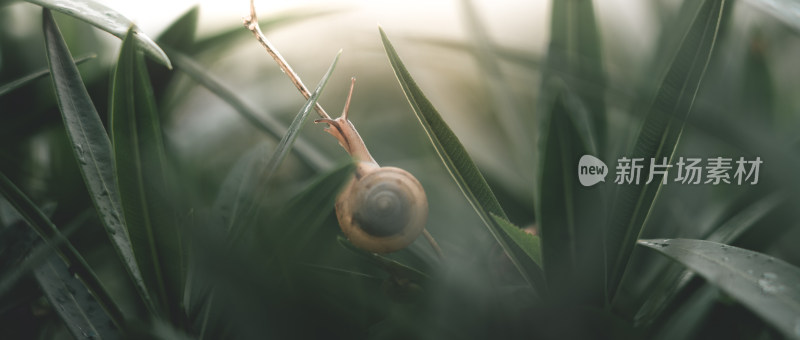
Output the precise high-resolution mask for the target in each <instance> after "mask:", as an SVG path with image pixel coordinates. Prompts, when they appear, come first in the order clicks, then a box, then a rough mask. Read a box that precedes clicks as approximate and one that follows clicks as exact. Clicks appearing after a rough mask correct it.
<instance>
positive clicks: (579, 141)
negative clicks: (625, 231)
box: [536, 85, 607, 306]
mask: <svg viewBox="0 0 800 340" xmlns="http://www.w3.org/2000/svg"><path fill="white" fill-rule="evenodd" d="M577 101H578V98H576V96H574V95H571V92H569V91H568V90H567V89H566V85H564V87H563V88H562V90H561V91H559V92H558V93H557V94H556V97H555V100H554V102H553V106H552V109H551V110H550V113H549V114H547V116H549V121H547V122H546V123H545V124H546V126H543V127H542V135H541V143H543V145H542V146H541V148H540V150H542V151H541V153H542V155H541V159H542V161H541V162H540V164H539V165H540V167H541V170H540V171H539V173H540V178H538V181H539V183H540V185H539V186H538V188H539V190H540V192H539V196H540V197H542V198H541V199H540V200H539V201H538V205H537V209H536V211H537V214H536V216H537V219H538V225H539V228H540V230H541V238H542V261H543V268H544V272H545V277H546V279H547V284H548V288H549V292H551V293H552V294H555V296H557V297H558V299H560V300H562V301H564V302H566V301H571V303H577V304H593V305H595V306H602V305H603V304H604V300H605V299H604V293H603V283H604V282H603V280H604V276H603V270H602V267H603V248H602V242H601V241H600V240H602V237H603V234H602V230H603V228H604V225H603V221H604V219H605V217H606V216H605V215H604V205H603V204H602V202H603V201H604V200H603V191H602V190H603V186H602V185H597V186H593V187H586V186H583V185H581V184H580V183H578V163H579V160H580V159H581V157H582V156H584V155H587V154H590V150H591V146H590V145H591V144H590V143H591V141H588V140H587V137H586V134H585V133H584V134H582V133H581V132H580V131H579V130H578V127H577V124H576V123H575V122H576V121H577V119H576V118H575V117H576V116H577V114H575V113H574V112H576V111H578V110H579V109H580V108H579V107H577V105H576V102H577ZM605 175H607V173H606V174H605Z"/></svg>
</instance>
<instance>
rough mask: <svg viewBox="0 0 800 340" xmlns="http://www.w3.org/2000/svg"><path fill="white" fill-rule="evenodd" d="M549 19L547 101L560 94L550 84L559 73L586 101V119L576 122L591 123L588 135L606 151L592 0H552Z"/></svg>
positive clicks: (603, 85)
mask: <svg viewBox="0 0 800 340" xmlns="http://www.w3.org/2000/svg"><path fill="white" fill-rule="evenodd" d="M552 9H553V12H552V15H551V19H550V46H549V47H548V50H547V68H545V74H544V75H543V79H544V80H543V89H542V94H543V98H544V99H545V102H549V100H550V99H549V98H552V96H554V95H558V93H559V92H560V90H559V89H558V88H555V89H553V88H551V87H550V86H551V85H552V83H551V81H550V78H551V77H553V76H558V75H559V74H561V76H558V77H559V78H560V79H562V80H563V81H564V82H566V84H567V86H568V87H569V88H570V89H571V90H572V91H574V92H575V95H576V96H577V97H579V98H580V99H581V102H582V103H585V109H586V110H587V111H588V113H589V114H588V115H587V117H586V118H587V120H585V121H580V122H576V123H578V124H586V125H587V126H589V128H588V131H589V132H590V133H591V135H589V136H586V137H587V138H590V140H591V141H592V143H591V145H592V148H593V149H594V145H597V149H598V151H600V152H604V151H605V150H604V146H605V142H606V134H607V133H606V130H607V125H608V123H607V122H606V121H607V118H606V109H605V100H604V98H603V95H604V93H605V90H606V76H605V71H604V70H603V58H602V51H601V46H602V44H601V41H600V33H599V30H598V28H597V23H596V21H597V20H596V19H595V15H594V3H593V1H553V8H552ZM587 85H588V86H587ZM547 119H548V118H547V117H546V114H545V115H544V116H543V117H542V120H544V121H546V120H547Z"/></svg>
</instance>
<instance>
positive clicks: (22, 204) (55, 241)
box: [0, 173, 125, 328]
mask: <svg viewBox="0 0 800 340" xmlns="http://www.w3.org/2000/svg"><path fill="white" fill-rule="evenodd" d="M0 194H2V195H3V196H5V198H6V199H7V200H8V202H9V203H11V205H12V206H14V208H15V209H16V210H17V212H18V213H19V214H20V215H21V216H22V218H23V219H24V220H25V222H26V223H27V224H28V225H29V226H30V227H31V228H32V229H33V230H34V231H36V233H37V234H39V236H40V237H41V238H42V239H44V240H45V242H47V243H48V244H49V245H50V246H52V247H55V248H57V249H58V253H59V254H60V255H61V256H62V258H63V259H64V261H65V262H66V263H67V266H68V267H69V268H71V269H72V271H73V272H74V273H75V274H77V275H78V277H79V278H80V279H81V280H82V281H83V283H84V284H85V285H86V288H87V289H88V290H89V291H90V292H91V293H92V295H94V296H95V297H96V298H97V302H98V303H100V305H101V306H102V307H103V309H104V310H105V311H106V312H107V313H108V315H109V317H110V318H111V320H112V321H113V322H114V325H115V326H116V327H117V328H120V327H122V326H123V325H124V319H125V318H124V316H123V314H122V311H121V310H120V309H119V307H118V306H117V304H116V302H115V301H114V299H113V298H112V297H111V295H109V294H108V291H107V290H106V289H105V287H103V284H102V283H101V282H100V279H98V278H97V275H96V274H95V273H94V271H93V270H92V268H91V267H89V264H88V263H86V260H85V259H84V258H83V256H81V254H80V253H78V250H77V249H75V247H73V246H72V244H71V243H69V241H68V240H67V238H66V237H64V235H63V234H61V231H59V230H58V228H56V226H55V225H53V222H51V221H50V219H48V218H47V216H45V215H44V213H42V211H41V210H39V208H37V207H36V205H35V204H33V202H31V200H30V199H28V197H27V196H25V194H23V193H22V191H20V190H19V188H17V187H16V186H15V185H14V183H12V182H11V180H9V179H8V177H6V175H5V174H3V173H0Z"/></svg>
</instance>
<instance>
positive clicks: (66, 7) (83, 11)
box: [26, 0, 172, 68]
mask: <svg viewBox="0 0 800 340" xmlns="http://www.w3.org/2000/svg"><path fill="white" fill-rule="evenodd" d="M26 1H28V2H30V3H33V4H37V5H39V6H42V7H45V8H49V9H51V10H54V11H57V12H61V13H64V14H66V15H69V16H73V17H75V18H78V19H80V20H83V21H85V22H87V23H89V24H92V25H93V26H95V27H97V28H99V29H101V30H103V31H106V32H108V33H111V34H113V35H114V36H116V37H117V38H120V39H122V38H123V37H125V33H126V32H127V31H128V29H129V28H130V27H131V26H134V25H133V22H131V21H130V20H129V19H128V18H126V17H124V16H123V15H122V14H119V13H118V12H117V11H115V10H113V9H111V8H109V7H108V6H106V5H103V4H102V3H100V2H97V1H94V0H81V1H63V0H26ZM134 36H135V38H136V42H137V43H138V44H139V46H141V47H142V49H144V51H145V53H147V54H148V55H149V56H150V57H152V58H153V59H154V60H156V61H158V62H159V63H161V64H163V65H164V66H166V67H167V68H172V65H171V64H170V62H169V58H167V55H166V54H164V51H162V50H161V48H160V47H158V45H157V44H156V43H155V42H153V40H152V39H150V38H149V37H148V36H146V35H145V34H144V33H142V32H140V31H139V30H138V29H135V34H134Z"/></svg>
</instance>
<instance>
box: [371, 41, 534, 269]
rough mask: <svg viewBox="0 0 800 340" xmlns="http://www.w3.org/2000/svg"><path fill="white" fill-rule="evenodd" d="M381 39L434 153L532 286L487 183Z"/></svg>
mask: <svg viewBox="0 0 800 340" xmlns="http://www.w3.org/2000/svg"><path fill="white" fill-rule="evenodd" d="M380 33H381V39H382V41H383V46H384V48H385V49H386V54H387V56H388V57H389V61H390V62H391V64H392V69H393V70H394V74H395V76H397V80H398V82H399V83H400V86H401V87H402V88H403V92H404V93H405V95H406V98H407V99H408V102H409V104H410V105H411V108H412V109H413V110H414V114H416V116H417V119H418V120H419V122H420V124H422V128H423V129H424V130H425V133H426V134H427V135H428V138H429V139H430V141H431V144H432V145H433V148H434V150H436V153H437V154H438V155H439V158H440V159H441V160H442V163H443V164H444V166H445V168H446V169H447V171H448V172H449V173H450V176H452V177H453V179H454V180H455V181H456V184H457V185H458V187H459V189H461V192H462V193H463V194H464V196H465V197H466V198H467V201H469V203H470V205H472V208H473V209H474V210H475V212H477V213H478V216H479V217H480V219H481V221H483V223H484V224H485V225H486V228H487V229H488V230H489V232H490V233H491V234H492V236H494V238H495V239H496V240H497V242H498V243H499V244H500V246H501V247H502V248H503V250H504V251H505V252H506V254H507V255H508V256H509V258H510V259H511V262H512V263H513V264H514V266H515V267H516V268H517V270H518V271H519V272H520V273H521V274H522V276H523V277H524V278H525V280H526V281H528V283H530V284H534V275H535V274H534V273H531V272H529V271H528V270H526V269H525V268H528V267H527V266H525V265H524V264H523V263H522V262H521V259H520V258H519V257H518V256H517V254H518V253H517V252H516V251H514V250H513V249H512V248H511V247H514V248H516V245H515V244H513V243H510V242H508V240H507V239H506V238H505V236H504V235H505V234H504V232H503V231H502V230H503V229H502V227H500V226H499V225H498V224H497V223H496V222H495V221H494V219H492V218H491V216H490V214H495V215H497V216H499V217H502V218H504V219H508V217H507V216H506V214H505V212H504V211H503V208H501V207H500V203H498V202H497V198H496V197H495V196H494V193H492V190H491V189H490V188H489V185H488V184H487V183H486V180H485V179H484V178H483V175H481V173H480V171H479V170H478V167H476V166H475V163H474V162H472V159H471V158H470V157H469V155H468V154H467V151H466V150H465V149H464V146H463V145H462V144H461V142H460V141H459V140H458V137H456V135H455V134H454V133H453V131H452V130H450V127H448V126H447V123H445V122H444V120H443V119H442V117H441V116H440V115H439V112H437V111H436V109H435V108H434V107H433V105H432V104H431V102H430V101H429V100H428V98H426V97H425V95H424V94H423V93H422V90H421V89H420V88H419V87H418V86H417V84H416V82H414V79H412V78H411V74H410V73H409V72H408V70H407V69H406V67H405V65H403V62H402V61H401V60H400V56H399V55H398V54H397V51H395V49H394V47H393V46H392V43H391V42H390V41H389V38H388V37H387V36H386V33H385V32H383V29H380Z"/></svg>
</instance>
